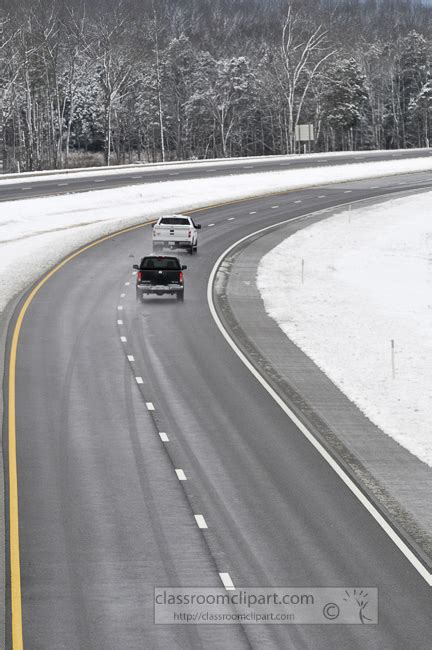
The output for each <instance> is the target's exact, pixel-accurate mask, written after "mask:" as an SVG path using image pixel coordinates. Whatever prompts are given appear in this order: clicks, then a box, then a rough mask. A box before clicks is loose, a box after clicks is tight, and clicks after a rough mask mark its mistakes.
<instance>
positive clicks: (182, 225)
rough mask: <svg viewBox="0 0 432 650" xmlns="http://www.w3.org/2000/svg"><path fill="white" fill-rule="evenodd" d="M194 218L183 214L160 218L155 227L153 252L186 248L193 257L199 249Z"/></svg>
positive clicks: (198, 227) (197, 226)
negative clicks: (166, 248)
mask: <svg viewBox="0 0 432 650" xmlns="http://www.w3.org/2000/svg"><path fill="white" fill-rule="evenodd" d="M200 228H201V226H200V225H198V224H196V223H195V222H194V220H193V219H192V217H187V216H186V215H182V214H173V215H170V216H166V217H159V219H158V221H157V222H156V223H155V225H154V226H153V252H154V253H156V252H157V251H160V250H162V249H163V248H164V247H169V248H186V249H187V250H188V252H189V253H190V254H191V255H193V253H194V252H196V251H197V248H198V230H199V229H200Z"/></svg>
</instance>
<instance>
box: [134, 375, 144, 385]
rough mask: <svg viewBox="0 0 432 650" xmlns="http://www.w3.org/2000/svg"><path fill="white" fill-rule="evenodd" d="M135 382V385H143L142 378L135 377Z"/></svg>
mask: <svg viewBox="0 0 432 650" xmlns="http://www.w3.org/2000/svg"><path fill="white" fill-rule="evenodd" d="M135 381H136V383H137V384H143V383H144V382H143V378H142V377H135Z"/></svg>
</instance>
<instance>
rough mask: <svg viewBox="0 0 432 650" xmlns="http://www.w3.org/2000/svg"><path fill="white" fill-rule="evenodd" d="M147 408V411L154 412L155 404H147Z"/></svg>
mask: <svg viewBox="0 0 432 650" xmlns="http://www.w3.org/2000/svg"><path fill="white" fill-rule="evenodd" d="M146 406H147V411H154V410H155V407H154V404H153V402H146Z"/></svg>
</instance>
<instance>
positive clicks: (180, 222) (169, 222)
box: [159, 217, 190, 226]
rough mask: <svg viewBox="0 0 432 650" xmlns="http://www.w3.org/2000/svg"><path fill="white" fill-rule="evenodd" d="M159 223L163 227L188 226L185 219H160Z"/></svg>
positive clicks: (187, 221)
mask: <svg viewBox="0 0 432 650" xmlns="http://www.w3.org/2000/svg"><path fill="white" fill-rule="evenodd" d="M159 223H160V224H162V225H163V226H190V223H189V219H187V218H186V217H183V218H181V217H162V219H161V220H160V222H159Z"/></svg>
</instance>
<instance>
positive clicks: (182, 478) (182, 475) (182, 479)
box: [175, 469, 187, 481]
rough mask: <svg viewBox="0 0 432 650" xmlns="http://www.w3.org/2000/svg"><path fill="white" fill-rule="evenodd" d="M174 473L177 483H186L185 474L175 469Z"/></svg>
mask: <svg viewBox="0 0 432 650" xmlns="http://www.w3.org/2000/svg"><path fill="white" fill-rule="evenodd" d="M175 473H176V474H177V478H178V480H179V481H187V478H186V474H185V473H184V471H183V470H182V469H176V470H175Z"/></svg>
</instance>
